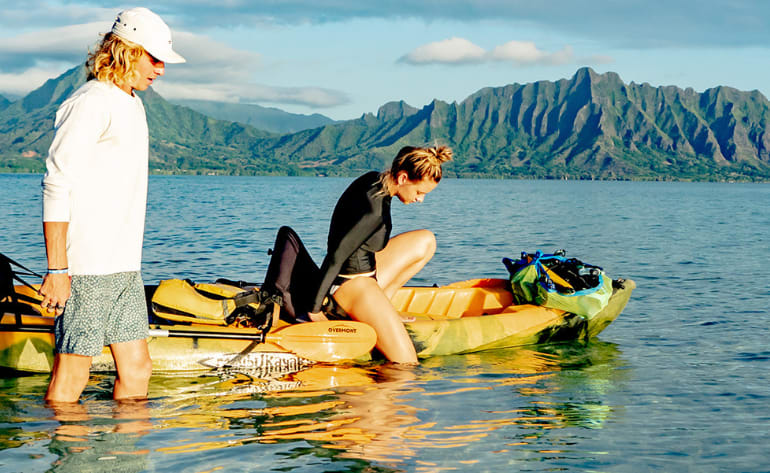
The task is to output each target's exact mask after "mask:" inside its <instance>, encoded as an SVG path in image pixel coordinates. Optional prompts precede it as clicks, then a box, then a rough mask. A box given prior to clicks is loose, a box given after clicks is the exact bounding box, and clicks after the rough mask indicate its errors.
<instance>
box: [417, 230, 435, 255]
mask: <svg viewBox="0 0 770 473" xmlns="http://www.w3.org/2000/svg"><path fill="white" fill-rule="evenodd" d="M416 233H417V235H416V238H415V240H416V242H415V250H416V251H418V252H419V254H420V255H421V256H422V257H423V258H427V259H430V258H432V257H433V255H434V254H435V253H436V235H435V234H434V233H433V232H432V231H430V230H417V231H416Z"/></svg>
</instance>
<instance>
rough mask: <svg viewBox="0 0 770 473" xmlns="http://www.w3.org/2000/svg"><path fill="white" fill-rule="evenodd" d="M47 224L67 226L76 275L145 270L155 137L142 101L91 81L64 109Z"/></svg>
mask: <svg viewBox="0 0 770 473" xmlns="http://www.w3.org/2000/svg"><path fill="white" fill-rule="evenodd" d="M54 127H55V130H56V134H55V136H54V140H53V143H52V144H51V148H50V149H49V152H48V158H47V159H46V168H47V172H46V174H45V177H44V178H43V221H44V222H69V227H68V232H67V259H68V264H69V269H70V274H77V275H83V274H113V273H118V272H123V271H139V270H140V269H141V262H142V240H143V238H144V219H145V213H146V208H147V166H148V156H149V139H148V132H147V118H146V115H145V111H144V106H143V105H142V100H141V99H140V98H139V97H138V96H136V95H133V96H132V95H128V94H127V93H125V92H124V91H123V90H121V89H119V88H118V87H116V86H115V85H114V84H111V83H106V82H100V81H98V80H91V81H89V82H87V83H86V84H84V85H83V86H82V87H80V88H79V89H77V90H76V91H75V92H73V93H72V95H71V96H70V97H69V98H68V99H67V100H66V101H65V102H64V103H62V105H61V106H60V107H59V110H58V111H57V112H56V121H55V124H54Z"/></svg>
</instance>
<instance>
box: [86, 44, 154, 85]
mask: <svg viewBox="0 0 770 473" xmlns="http://www.w3.org/2000/svg"><path fill="white" fill-rule="evenodd" d="M142 54H144V48H143V47H141V46H139V45H138V44H135V43H132V42H131V41H126V40H125V39H122V38H119V37H118V36H116V35H114V34H112V33H107V34H106V35H104V38H103V39H102V42H101V43H99V46H98V47H97V48H96V51H94V52H91V53H89V55H88V59H87V60H86V68H87V69H88V80H91V79H97V80H100V81H102V82H112V83H113V84H115V85H117V86H118V87H120V86H122V85H124V84H126V83H127V82H130V81H131V80H132V79H133V78H135V77H136V76H137V71H136V63H137V62H138V61H139V59H140V58H141V57H142Z"/></svg>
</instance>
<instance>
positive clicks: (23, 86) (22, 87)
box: [0, 66, 71, 98]
mask: <svg viewBox="0 0 770 473" xmlns="http://www.w3.org/2000/svg"><path fill="white" fill-rule="evenodd" d="M70 67H71V66H70ZM67 69H68V68H56V67H50V68H45V67H32V68H30V69H27V70H25V71H21V72H12V73H2V72H0V94H2V95H4V96H6V97H8V98H12V97H23V96H25V95H27V94H28V93H29V92H30V91H31V90H32V89H34V88H37V87H39V86H41V85H42V84H43V83H44V82H45V81H47V80H48V79H51V78H53V77H57V76H59V75H60V74H62V73H63V72H65V71H66V70H67Z"/></svg>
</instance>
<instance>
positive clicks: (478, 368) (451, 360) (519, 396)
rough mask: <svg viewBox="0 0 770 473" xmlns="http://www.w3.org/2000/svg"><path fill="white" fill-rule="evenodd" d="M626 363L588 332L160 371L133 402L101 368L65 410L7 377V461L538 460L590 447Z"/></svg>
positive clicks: (9, 465)
mask: <svg viewBox="0 0 770 473" xmlns="http://www.w3.org/2000/svg"><path fill="white" fill-rule="evenodd" d="M622 367H623V361H622V356H621V353H620V351H619V349H618V347H617V346H616V345H614V344H611V343H603V342H592V343H588V344H560V345H552V346H540V347H537V350H536V351H535V350H530V349H515V350H513V349H510V350H498V351H490V352H483V353H476V354H468V355H462V356H447V357H435V358H429V359H426V360H423V362H422V364H421V365H419V366H417V367H398V366H394V365H390V364H370V365H365V366H360V365H359V366H324V365H316V366H313V367H310V368H308V369H305V370H303V371H300V372H297V373H294V374H291V375H288V376H284V377H282V378H279V379H265V378H261V377H260V375H259V373H237V372H235V373H216V374H214V373H208V374H195V375H161V374H158V375H155V376H154V377H153V379H152V381H151V385H150V400H149V401H147V402H145V403H128V404H126V403H115V402H114V401H112V400H111V399H110V388H111V384H112V378H111V376H107V375H100V376H97V377H96V379H95V381H96V382H95V383H91V384H89V387H88V388H87V391H86V392H85V394H84V399H85V400H84V402H83V403H81V404H78V405H76V406H70V407H69V408H64V409H61V408H59V409H54V408H51V407H50V406H48V407H46V406H44V405H43V403H42V396H43V394H44V392H45V389H46V385H47V376H25V377H13V378H10V377H9V378H4V379H0V383H1V385H2V388H3V389H2V392H3V393H4V394H3V395H2V397H0V409H2V412H1V414H0V467H2V469H3V471H24V472H25V473H29V472H32V471H57V472H69V471H77V472H82V471H108V470H115V471H137V472H138V471H146V470H147V469H150V468H151V469H152V470H153V471H176V472H179V471H196V472H201V471H251V470H257V469H259V470H265V471H289V470H300V471H414V470H415V469H420V470H424V471H437V470H443V469H459V470H463V469H466V468H470V466H469V465H472V464H474V463H478V462H482V463H483V464H484V466H485V468H491V467H493V466H494V465H496V464H497V465H499V466H500V467H503V466H506V465H507V467H510V465H511V464H512V463H517V462H527V465H529V468H532V467H533V466H534V465H533V464H532V463H530V462H532V461H536V460H537V461H542V460H544V459H549V460H551V461H553V458H557V459H558V458H560V457H561V456H567V457H570V458H572V459H573V460H574V458H575V456H576V455H577V456H580V455H583V454H585V455H590V453H586V452H582V453H578V452H580V448H579V446H576V445H579V442H580V437H581V434H580V431H581V430H582V429H599V428H602V426H603V425H604V424H605V423H606V422H607V421H608V420H609V419H610V418H611V417H612V416H613V411H614V409H615V407H614V406H612V405H609V404H608V396H607V394H609V393H611V392H612V391H613V390H616V389H618V387H619V386H620V385H622V384H623V383H624V380H625V377H626V376H627V370H624V369H620V368H622ZM12 393H13V394H12ZM470 452H472V454H471V453H470ZM540 465H541V466H540V467H538V468H545V464H542V463H541V464H540ZM552 466H553V465H551V467H552ZM535 469H537V468H535Z"/></svg>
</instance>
